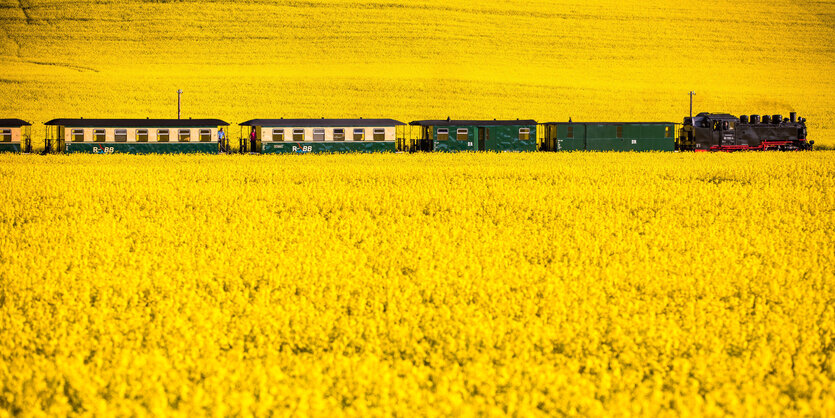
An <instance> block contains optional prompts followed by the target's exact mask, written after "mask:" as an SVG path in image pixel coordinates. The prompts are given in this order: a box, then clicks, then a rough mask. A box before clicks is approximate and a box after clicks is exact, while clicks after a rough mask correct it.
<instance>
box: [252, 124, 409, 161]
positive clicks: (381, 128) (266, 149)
mask: <svg viewBox="0 0 835 418" xmlns="http://www.w3.org/2000/svg"><path fill="white" fill-rule="evenodd" d="M403 125H405V124H404V123H403V122H400V121H396V120H394V119H362V118H360V119H324V118H322V119H252V120H248V121H246V122H243V123H241V124H240V126H241V137H240V150H241V152H254V153H263V154H284V153H326V152H330V153H346V152H362V153H369V152H395V151H396V150H397V149H396V146H395V144H396V131H397V127H398V126H403Z"/></svg>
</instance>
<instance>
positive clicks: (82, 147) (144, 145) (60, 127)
mask: <svg viewBox="0 0 835 418" xmlns="http://www.w3.org/2000/svg"><path fill="white" fill-rule="evenodd" d="M45 125H46V126H47V137H46V147H47V151H48V152H51V151H54V152H65V153H86V154H115V153H119V154H188V153H205V154H217V153H218V152H220V151H221V150H222V149H225V148H226V146H227V144H226V142H228V141H226V140H224V141H220V140H219V134H218V132H219V131H220V130H221V129H223V127H224V126H228V125H229V124H228V123H226V122H224V121H222V120H220V119H83V118H81V119H53V120H51V121H49V122H47V123H46V124H45ZM225 135H226V133H224V136H225Z"/></svg>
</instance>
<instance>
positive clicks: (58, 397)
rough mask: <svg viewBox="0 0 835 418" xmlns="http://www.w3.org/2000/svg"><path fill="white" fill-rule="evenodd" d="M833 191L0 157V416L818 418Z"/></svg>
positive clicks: (795, 177) (474, 172) (602, 164)
mask: <svg viewBox="0 0 835 418" xmlns="http://www.w3.org/2000/svg"><path fill="white" fill-rule="evenodd" d="M833 173H835V152H831V151H830V152H818V153H737V154H695V153H684V154H671V153H663V154H659V153H644V154H627V153H597V154H588V153H570V154H569V153H564V154H553V153H538V154H534V153H527V154H484V153H482V154H474V153H467V154H416V155H407V154H401V155H397V154H387V155H320V156H313V155H305V156H296V155H288V156H275V155H273V156H259V157H255V156H243V155H226V156H186V155H180V156H130V155H111V156H101V155H67V156H65V155H53V156H45V157H41V156H26V155H22V156H21V155H0V202H2V203H3V204H2V205H0V248H1V249H2V251H0V416H4V415H5V413H7V412H8V413H12V414H15V413H20V412H26V413H29V414H32V415H38V414H39V412H40V411H43V412H45V413H46V414H47V415H50V416H65V415H67V414H74V413H78V414H93V415H97V416H126V415H143V414H151V415H154V416H166V415H173V416H202V415H216V416H248V415H249V414H254V415H255V416H265V415H267V413H268V412H269V411H272V412H274V413H276V415H278V416H284V415H298V416H334V415H341V414H346V415H349V416H401V417H413V416H439V415H442V416H479V415H518V416H536V415H537V414H539V415H547V416H558V415H577V416H605V415H611V414H613V413H617V412H623V413H624V415H628V414H629V413H630V412H631V413H632V414H634V415H638V416H679V415H687V414H688V413H690V414H693V415H695V416H702V415H704V416H725V415H728V416H779V415H789V416H792V415H810V416H815V415H818V416H823V417H826V416H834V415H835V394H834V393H833V388H835V348H833V335H835V305H833V300H835V267H833V266H835V253H833V251H832V249H833V248H835V235H833V233H832V231H833V230H835V217H834V216H833V208H835V176H833Z"/></svg>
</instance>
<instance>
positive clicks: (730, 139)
mask: <svg viewBox="0 0 835 418" xmlns="http://www.w3.org/2000/svg"><path fill="white" fill-rule="evenodd" d="M738 123H739V119H738V118H737V117H735V116H733V115H729V114H727V113H699V114H698V115H696V116H695V117H693V118H692V119H691V118H689V117H687V118H684V124H683V125H682V127H681V129H680V130H679V138H678V140H677V141H676V142H677V143H676V148H677V149H678V150H680V151H708V150H710V149H711V148H713V147H723V146H732V145H736V139H735V137H736V135H735V131H736V126H737V124H738Z"/></svg>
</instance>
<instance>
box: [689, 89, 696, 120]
mask: <svg viewBox="0 0 835 418" xmlns="http://www.w3.org/2000/svg"><path fill="white" fill-rule="evenodd" d="M695 95H696V92H695V91H691V92H690V124H691V125H693V96H695ZM693 126H695V125H693Z"/></svg>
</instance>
